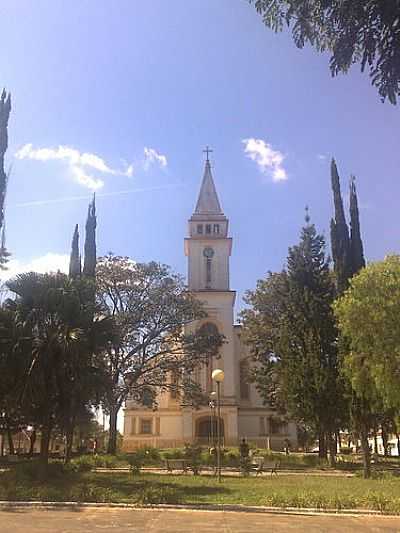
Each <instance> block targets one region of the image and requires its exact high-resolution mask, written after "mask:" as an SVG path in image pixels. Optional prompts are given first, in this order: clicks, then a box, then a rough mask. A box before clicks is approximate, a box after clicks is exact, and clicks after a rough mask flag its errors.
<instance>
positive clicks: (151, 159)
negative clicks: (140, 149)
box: [144, 147, 168, 170]
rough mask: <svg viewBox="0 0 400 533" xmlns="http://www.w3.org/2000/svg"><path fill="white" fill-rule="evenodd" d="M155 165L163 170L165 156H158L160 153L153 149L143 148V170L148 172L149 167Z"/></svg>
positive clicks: (165, 160) (165, 164) (165, 162)
mask: <svg viewBox="0 0 400 533" xmlns="http://www.w3.org/2000/svg"><path fill="white" fill-rule="evenodd" d="M154 163H155V164H157V165H159V166H160V167H161V168H165V167H166V166H167V163H168V162H167V158H166V156H165V155H163V154H160V152H157V150H155V149H154V148H147V147H145V148H144V168H145V169H146V170H148V169H149V168H150V165H152V164H154Z"/></svg>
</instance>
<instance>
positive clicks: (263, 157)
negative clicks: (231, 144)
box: [242, 138, 288, 182]
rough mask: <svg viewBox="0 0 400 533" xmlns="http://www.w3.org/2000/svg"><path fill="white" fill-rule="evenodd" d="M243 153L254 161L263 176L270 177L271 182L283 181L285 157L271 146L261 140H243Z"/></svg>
mask: <svg viewBox="0 0 400 533" xmlns="http://www.w3.org/2000/svg"><path fill="white" fill-rule="evenodd" d="M242 143H243V144H244V153H245V154H246V155H247V157H249V158H250V159H252V160H253V161H255V162H256V163H257V165H258V168H259V169H260V170H261V172H262V173H263V174H267V175H270V176H271V177H272V181H276V182H278V181H285V180H287V179H288V176H287V172H286V170H285V169H284V167H283V160H284V159H285V156H284V155H283V154H282V152H279V151H278V150H274V149H273V148H272V146H271V145H270V144H269V143H267V142H265V141H264V140H262V139H254V138H249V139H243V140H242Z"/></svg>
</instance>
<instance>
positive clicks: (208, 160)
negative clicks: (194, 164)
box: [203, 146, 213, 162]
mask: <svg viewBox="0 0 400 533" xmlns="http://www.w3.org/2000/svg"><path fill="white" fill-rule="evenodd" d="M203 152H204V153H205V154H206V161H207V162H210V159H209V158H208V154H210V153H211V152H213V150H211V148H210V147H209V146H206V149H205V150H203Z"/></svg>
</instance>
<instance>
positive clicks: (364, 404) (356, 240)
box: [331, 159, 376, 477]
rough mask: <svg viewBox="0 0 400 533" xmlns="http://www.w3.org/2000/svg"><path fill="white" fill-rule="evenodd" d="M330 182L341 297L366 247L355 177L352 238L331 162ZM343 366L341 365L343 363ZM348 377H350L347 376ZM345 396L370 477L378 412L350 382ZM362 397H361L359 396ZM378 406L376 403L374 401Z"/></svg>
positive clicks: (334, 254)
mask: <svg viewBox="0 0 400 533" xmlns="http://www.w3.org/2000/svg"><path fill="white" fill-rule="evenodd" d="M331 180H332V191H333V200H334V206H335V218H334V219H332V220H331V246H332V257H333V263H334V271H335V277H336V289H337V294H338V295H339V296H340V295H341V294H343V292H344V291H345V290H346V289H347V288H348V286H349V282H350V279H351V277H352V276H354V275H355V274H357V272H358V271H359V270H360V269H361V268H363V267H364V266H365V259H364V247H363V243H362V239H361V231H360V219H359V211H358V199H357V191H356V186H355V178H354V176H352V177H351V179H350V236H349V229H348V226H347V222H346V217H345V214H344V209H343V200H342V195H341V192H340V180H339V174H338V171H337V167H336V162H335V160H334V159H332V163H331ZM339 345H340V353H341V354H342V356H343V354H346V353H348V352H349V350H350V347H349V346H348V344H347V341H346V339H344V338H341V339H339ZM341 364H342V363H341ZM347 377H348V376H347ZM345 390H346V396H348V397H349V407H350V418H351V423H352V425H353V426H354V428H355V429H356V431H357V433H358V434H359V435H360V436H361V443H362V450H363V461H364V476H365V477H369V476H370V472H371V468H370V463H371V458H370V449H369V443H368V432H369V429H370V428H371V427H372V426H371V424H372V423H373V422H372V421H373V420H375V412H374V408H373V404H372V403H371V399H370V398H368V397H366V396H365V395H363V394H361V392H360V391H356V390H355V389H354V388H352V386H351V382H350V381H347V386H346V387H345ZM360 394H361V395H360ZM374 403H376V402H374Z"/></svg>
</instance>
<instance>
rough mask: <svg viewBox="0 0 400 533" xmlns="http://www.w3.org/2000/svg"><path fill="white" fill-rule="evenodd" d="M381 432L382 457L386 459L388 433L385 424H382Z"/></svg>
mask: <svg viewBox="0 0 400 533" xmlns="http://www.w3.org/2000/svg"><path fill="white" fill-rule="evenodd" d="M381 432H382V445H383V455H384V456H385V457H387V456H388V432H387V427H386V425H385V424H382V426H381Z"/></svg>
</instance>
